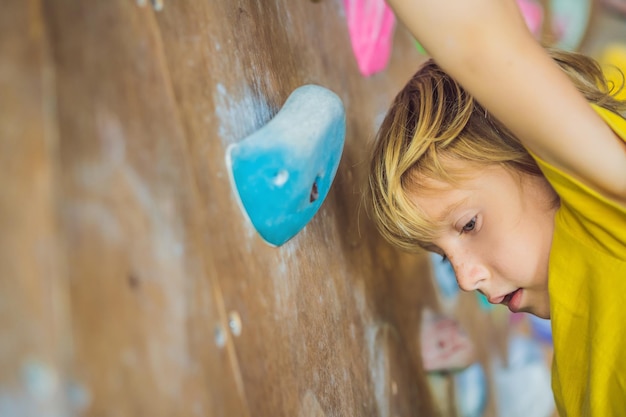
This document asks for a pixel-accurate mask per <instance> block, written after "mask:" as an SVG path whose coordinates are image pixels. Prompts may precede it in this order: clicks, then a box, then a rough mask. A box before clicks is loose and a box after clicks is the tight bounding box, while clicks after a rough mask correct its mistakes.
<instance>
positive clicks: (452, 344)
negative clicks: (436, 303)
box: [420, 309, 476, 372]
mask: <svg viewBox="0 0 626 417" xmlns="http://www.w3.org/2000/svg"><path fill="white" fill-rule="evenodd" d="M420 346H421V351H422V363H423V365H424V370H425V371H426V372H454V371H460V370H462V369H465V368H467V367H468V366H470V365H471V364H472V363H474V362H475V361H476V353H475V349H474V344H473V343H472V341H471V340H470V338H469V336H468V335H467V334H466V333H465V332H464V331H463V330H462V329H461V326H460V324H459V323H458V322H457V321H456V320H454V319H452V318H450V317H445V316H440V315H437V314H435V313H434V312H432V311H431V310H428V309H427V310H425V311H424V313H423V315H422V326H421V332H420Z"/></svg>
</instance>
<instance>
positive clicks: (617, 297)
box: [537, 106, 626, 417]
mask: <svg viewBox="0 0 626 417" xmlns="http://www.w3.org/2000/svg"><path fill="white" fill-rule="evenodd" d="M593 107H594V109H595V110H596V112H597V113H598V114H599V115H600V116H601V117H602V118H603V119H604V121H605V122H606V123H608V124H609V125H610V126H611V127H612V129H613V130H614V131H615V132H616V133H617V135H618V136H620V137H621V138H622V139H623V140H624V141H626V120H625V119H624V118H622V117H620V116H619V115H617V114H615V113H612V112H610V111H608V110H606V109H603V108H600V107H598V106H593ZM537 162H538V163H539V166H540V167H541V169H542V171H543V172H544V174H545V176H546V178H547V179H548V181H550V183H551V184H552V186H553V187H554V189H555V190H556V192H557V193H558V194H559V196H560V197H561V207H560V208H559V210H558V211H557V213H556V217H555V231H554V236H553V243H552V249H551V252H550V267H549V281H548V288H549V292H550V315H551V320H552V336H553V340H554V360H553V365H552V389H553V391H554V398H555V400H556V405H557V408H558V411H559V414H560V416H561V417H566V416H567V417H572V416H593V417H610V416H626V207H624V206H621V205H619V204H617V203H615V202H612V201H610V200H608V199H606V198H604V197H603V196H601V195H600V194H599V193H597V192H596V191H594V190H592V189H591V188H589V187H587V186H585V185H583V184H581V183H580V182H579V181H577V180H575V179H573V178H571V177H570V176H568V175H567V174H564V173H563V172H561V171H559V170H558V169H556V168H554V167H552V166H550V165H548V164H547V163H545V162H543V161H541V160H538V161H537Z"/></svg>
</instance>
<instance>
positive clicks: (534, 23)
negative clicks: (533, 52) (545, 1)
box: [517, 0, 543, 37]
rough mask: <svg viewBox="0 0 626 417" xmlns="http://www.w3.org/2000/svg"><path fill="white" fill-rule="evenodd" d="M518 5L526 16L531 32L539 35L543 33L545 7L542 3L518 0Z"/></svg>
mask: <svg viewBox="0 0 626 417" xmlns="http://www.w3.org/2000/svg"><path fill="white" fill-rule="evenodd" d="M517 5H518V6H519V8H520V11H521V12H522V15H523V16H524V20H525V21H526V25H527V26H528V29H530V32H531V33H532V34H533V35H535V36H537V37H539V35H540V34H541V23H542V22H543V8H542V7H541V5H540V4H538V3H536V2H534V1H531V0H517Z"/></svg>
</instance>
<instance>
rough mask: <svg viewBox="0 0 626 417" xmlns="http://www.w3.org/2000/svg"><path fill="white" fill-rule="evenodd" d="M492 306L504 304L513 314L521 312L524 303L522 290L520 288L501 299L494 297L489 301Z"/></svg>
mask: <svg viewBox="0 0 626 417" xmlns="http://www.w3.org/2000/svg"><path fill="white" fill-rule="evenodd" d="M489 302H490V303H491V304H504V305H505V306H507V307H508V308H509V310H511V311H512V312H513V313H516V312H518V311H519V309H520V307H521V302H522V289H521V288H518V289H516V290H515V291H512V292H510V293H508V294H505V295H501V296H499V297H493V298H490V299H489Z"/></svg>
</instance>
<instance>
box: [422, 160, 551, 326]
mask: <svg viewBox="0 0 626 417" xmlns="http://www.w3.org/2000/svg"><path fill="white" fill-rule="evenodd" d="M455 164H459V163H458V162H455ZM475 171H476V174H475V175H472V176H471V177H469V178H467V179H463V180H462V181H461V182H460V183H459V184H458V185H455V186H454V188H453V187H452V186H450V185H449V184H447V183H444V182H441V181H437V180H432V179H428V180H425V184H424V185H426V187H425V188H424V189H419V190H417V191H414V192H412V193H411V200H412V201H413V202H414V203H415V204H416V205H418V206H419V207H421V208H422V209H423V210H424V211H425V212H426V214H427V215H428V216H431V217H432V218H433V219H437V220H444V225H445V227H444V229H443V231H442V233H441V234H440V235H439V236H438V237H437V238H436V239H435V241H434V242H433V243H434V244H435V245H436V247H437V248H438V251H439V250H440V252H441V254H442V255H445V256H446V257H447V258H448V259H449V260H450V263H451V264H452V266H453V267H454V271H455V273H456V277H457V281H458V283H459V286H460V287H461V288H462V289H463V290H465V291H471V290H478V291H480V292H482V293H483V294H484V295H485V296H486V297H487V298H488V299H489V301H490V302H491V303H495V304H498V303H502V304H505V305H507V306H508V307H509V309H510V310H511V311H513V312H517V311H526V312H530V313H533V314H535V315H537V316H539V317H544V318H549V316H550V303H549V297H548V259H549V255H550V247H551V244H552V233H553V230H554V214H555V211H556V207H553V206H554V204H553V201H554V191H553V190H552V189H551V188H550V187H549V185H548V183H547V181H546V180H545V179H544V178H543V177H535V176H532V175H528V174H520V175H513V174H511V172H510V171H508V170H506V169H504V168H503V167H501V166H499V165H492V166H489V167H486V168H485V167H482V168H480V169H478V170H476V169H475Z"/></svg>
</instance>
